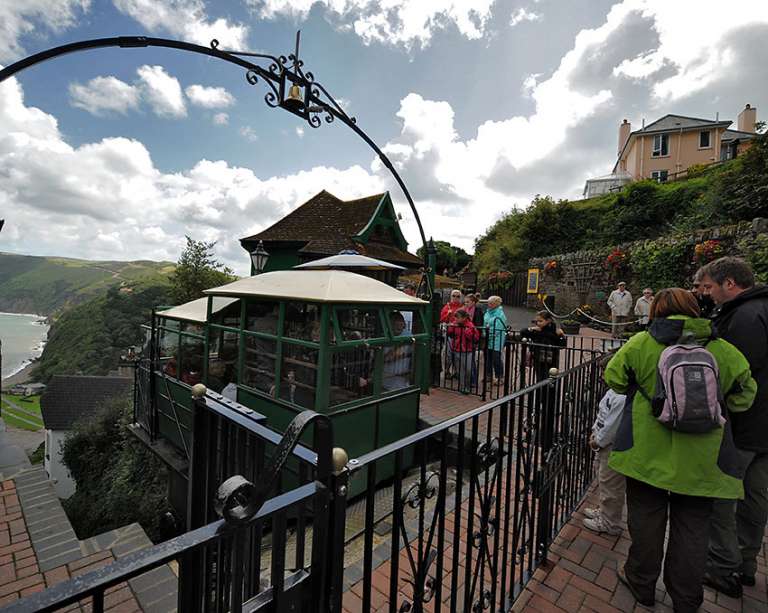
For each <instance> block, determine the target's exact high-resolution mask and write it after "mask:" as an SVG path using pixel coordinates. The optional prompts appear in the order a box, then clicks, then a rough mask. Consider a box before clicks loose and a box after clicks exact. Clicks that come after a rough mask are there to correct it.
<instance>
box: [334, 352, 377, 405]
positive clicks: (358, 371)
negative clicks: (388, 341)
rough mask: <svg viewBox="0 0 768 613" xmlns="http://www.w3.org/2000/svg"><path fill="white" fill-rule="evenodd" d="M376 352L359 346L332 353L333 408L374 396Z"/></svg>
mask: <svg viewBox="0 0 768 613" xmlns="http://www.w3.org/2000/svg"><path fill="white" fill-rule="evenodd" d="M376 351H377V350H376V349H375V348H373V347H365V346H363V345H359V346H356V347H349V348H344V349H339V350H338V351H334V352H332V353H331V356H330V358H331V359H330V362H331V372H330V377H331V380H330V388H329V396H330V398H329V400H330V404H331V406H336V405H339V404H344V403H347V402H352V401H353V400H358V399H360V398H367V397H368V396H371V395H373V389H374V381H373V379H374V372H375V359H376Z"/></svg>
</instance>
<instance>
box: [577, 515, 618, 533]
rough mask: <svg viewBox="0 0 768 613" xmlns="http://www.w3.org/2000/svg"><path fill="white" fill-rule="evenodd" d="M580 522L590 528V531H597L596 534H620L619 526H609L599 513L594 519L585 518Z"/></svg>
mask: <svg viewBox="0 0 768 613" xmlns="http://www.w3.org/2000/svg"><path fill="white" fill-rule="evenodd" d="M582 523H583V524H584V527H585V528H586V529H587V530H592V532H597V533H598V534H610V535H611V536H617V535H619V534H621V528H611V527H609V526H608V525H607V524H606V523H605V520H604V519H603V518H602V517H601V516H600V515H598V516H597V517H595V518H594V519H589V518H587V519H585V520H584V521H583V522H582Z"/></svg>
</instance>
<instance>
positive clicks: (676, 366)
mask: <svg viewBox="0 0 768 613" xmlns="http://www.w3.org/2000/svg"><path fill="white" fill-rule="evenodd" d="M617 291H619V292H620V291H621V290H620V289H619V290H617ZM626 293H628V292H626ZM644 294H645V292H644ZM638 302H639V301H638ZM710 302H711V306H712V308H711V312H708V311H709V310H710V309H709V307H710ZM636 314H637V315H640V313H637V305H636ZM707 314H708V315H710V317H706V315H707ZM648 317H649V325H648V329H647V331H643V332H640V333H637V334H635V335H634V336H632V337H631V338H630V339H629V340H628V342H627V343H626V344H625V345H624V346H623V347H621V348H620V349H619V351H618V352H617V353H616V354H615V355H614V356H613V357H612V358H611V359H610V361H609V363H608V365H607V367H606V371H605V380H606V383H607V384H608V386H609V387H610V388H611V391H610V392H609V393H608V395H607V396H606V397H605V398H604V399H603V401H602V402H601V404H600V410H599V412H598V416H597V420H596V422H595V424H594V427H593V435H592V438H591V439H590V446H591V447H592V448H593V449H594V450H595V451H596V453H597V456H598V461H599V468H598V483H599V500H600V505H599V507H598V508H595V509H586V510H585V515H586V516H587V519H585V520H584V525H585V527H587V528H588V529H590V530H594V531H595V532H604V533H608V534H616V533H618V531H619V530H620V525H619V524H620V518H621V511H622V506H623V501H624V495H623V493H622V490H623V488H626V504H627V525H628V529H629V534H630V537H631V540H632V544H631V546H630V549H629V554H628V557H627V561H626V564H625V565H624V567H623V568H621V569H620V570H619V572H618V576H619V579H620V580H621V581H622V583H624V584H625V585H626V586H627V587H628V588H629V590H630V591H631V592H632V594H633V595H634V597H635V598H636V600H637V601H638V602H639V603H640V604H642V605H644V606H653V605H654V602H655V590H656V582H657V580H658V578H659V576H660V575H661V573H662V564H663V577H664V583H665V585H666V588H667V592H668V593H669V595H670V597H671V598H672V602H673V607H674V610H675V611H680V612H687V611H691V612H693V611H696V610H698V608H699V606H700V605H701V604H702V601H703V585H705V584H706V585H709V586H710V587H712V588H713V589H715V590H717V591H719V592H722V593H723V594H726V595H728V596H730V597H733V598H739V597H741V595H742V586H743V585H754V584H755V574H756V571H757V562H756V557H757V554H758V553H759V551H760V549H761V547H762V541H763V537H764V533H765V528H766V521H767V520H768V436H767V434H768V368H766V362H767V361H768V288H767V287H765V286H756V285H755V280H754V275H753V273H752V270H751V268H750V266H749V265H748V264H747V263H746V262H745V261H744V260H741V259H739V258H734V257H724V258H720V259H718V260H715V261H714V262H711V263H710V264H708V265H706V266H705V267H703V268H702V269H701V270H700V271H699V272H698V273H697V275H696V278H695V279H694V288H693V290H692V291H687V290H684V289H680V288H670V289H664V290H661V291H659V292H658V293H657V294H656V296H655V297H653V298H652V301H651V302H650V309H649V312H648ZM615 323H616V321H615V320H614V324H615ZM667 530H668V535H669V537H668V544H667V547H666V553H665V551H664V541H665V535H666V534H667Z"/></svg>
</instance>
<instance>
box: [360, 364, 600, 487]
mask: <svg viewBox="0 0 768 613" xmlns="http://www.w3.org/2000/svg"><path fill="white" fill-rule="evenodd" d="M603 357H604V356H603V354H600V355H599V356H596V357H593V358H592V359H590V360H588V361H586V362H582V363H581V364H578V365H577V366H573V367H572V368H569V369H568V370H566V371H563V372H562V373H557V374H556V375H552V376H550V377H549V378H548V379H543V380H541V381H539V382H538V383H535V384H533V385H529V386H527V387H523V388H521V389H519V390H516V391H514V392H512V393H511V394H507V395H506V396H502V397H501V398H498V399H497V400H494V401H492V402H488V403H486V404H484V405H482V406H479V407H477V408H476V409H472V410H470V411H467V412H466V413H462V414H461V415H457V416H456V417H451V418H450V419H446V420H445V421H443V422H440V423H439V424H435V425H434V426H430V427H429V428H425V429H424V430H419V431H418V432H416V433H415V434H411V435H409V436H406V437H405V438H402V439H400V440H397V441H395V442H393V443H390V444H388V445H385V446H384V447H379V448H378V449H374V450H373V451H369V452H368V453H365V454H363V455H361V456H360V457H358V458H353V459H351V460H350V461H349V462H347V470H349V472H350V474H351V473H356V472H358V471H359V470H361V469H362V468H364V467H365V466H367V465H368V464H370V463H371V462H375V461H377V460H380V459H381V458H383V457H385V456H387V455H390V454H393V453H395V452H397V451H401V450H403V449H405V448H406V447H409V446H411V445H414V444H416V443H418V442H419V441H422V440H426V439H428V438H429V437H430V436H433V435H435V434H436V433H438V432H441V431H443V430H449V429H451V428H453V427H454V426H456V425H458V424H460V423H461V422H465V421H469V420H470V419H472V418H473V417H478V416H480V415H482V414H483V413H486V412H488V411H491V410H492V409H495V408H496V407H498V406H501V405H502V404H505V403H507V402H512V401H513V400H517V399H518V398H520V397H522V396H525V395H528V394H530V393H531V392H533V391H535V390H537V389H541V388H544V387H547V386H549V385H553V384H554V382H555V381H557V380H558V379H562V378H564V377H566V376H568V375H570V374H572V373H574V372H576V371H578V370H582V369H586V368H587V367H589V366H593V365H594V364H596V363H597V362H599V361H600V360H602V359H603Z"/></svg>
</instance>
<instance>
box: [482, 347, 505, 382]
mask: <svg viewBox="0 0 768 613" xmlns="http://www.w3.org/2000/svg"><path fill="white" fill-rule="evenodd" d="M485 369H486V372H487V373H488V374H489V375H490V374H491V373H493V376H494V377H496V378H497V379H501V378H502V377H503V376H504V363H503V362H502V361H501V351H495V350H493V349H489V350H488V354H487V356H486V359H485Z"/></svg>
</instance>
